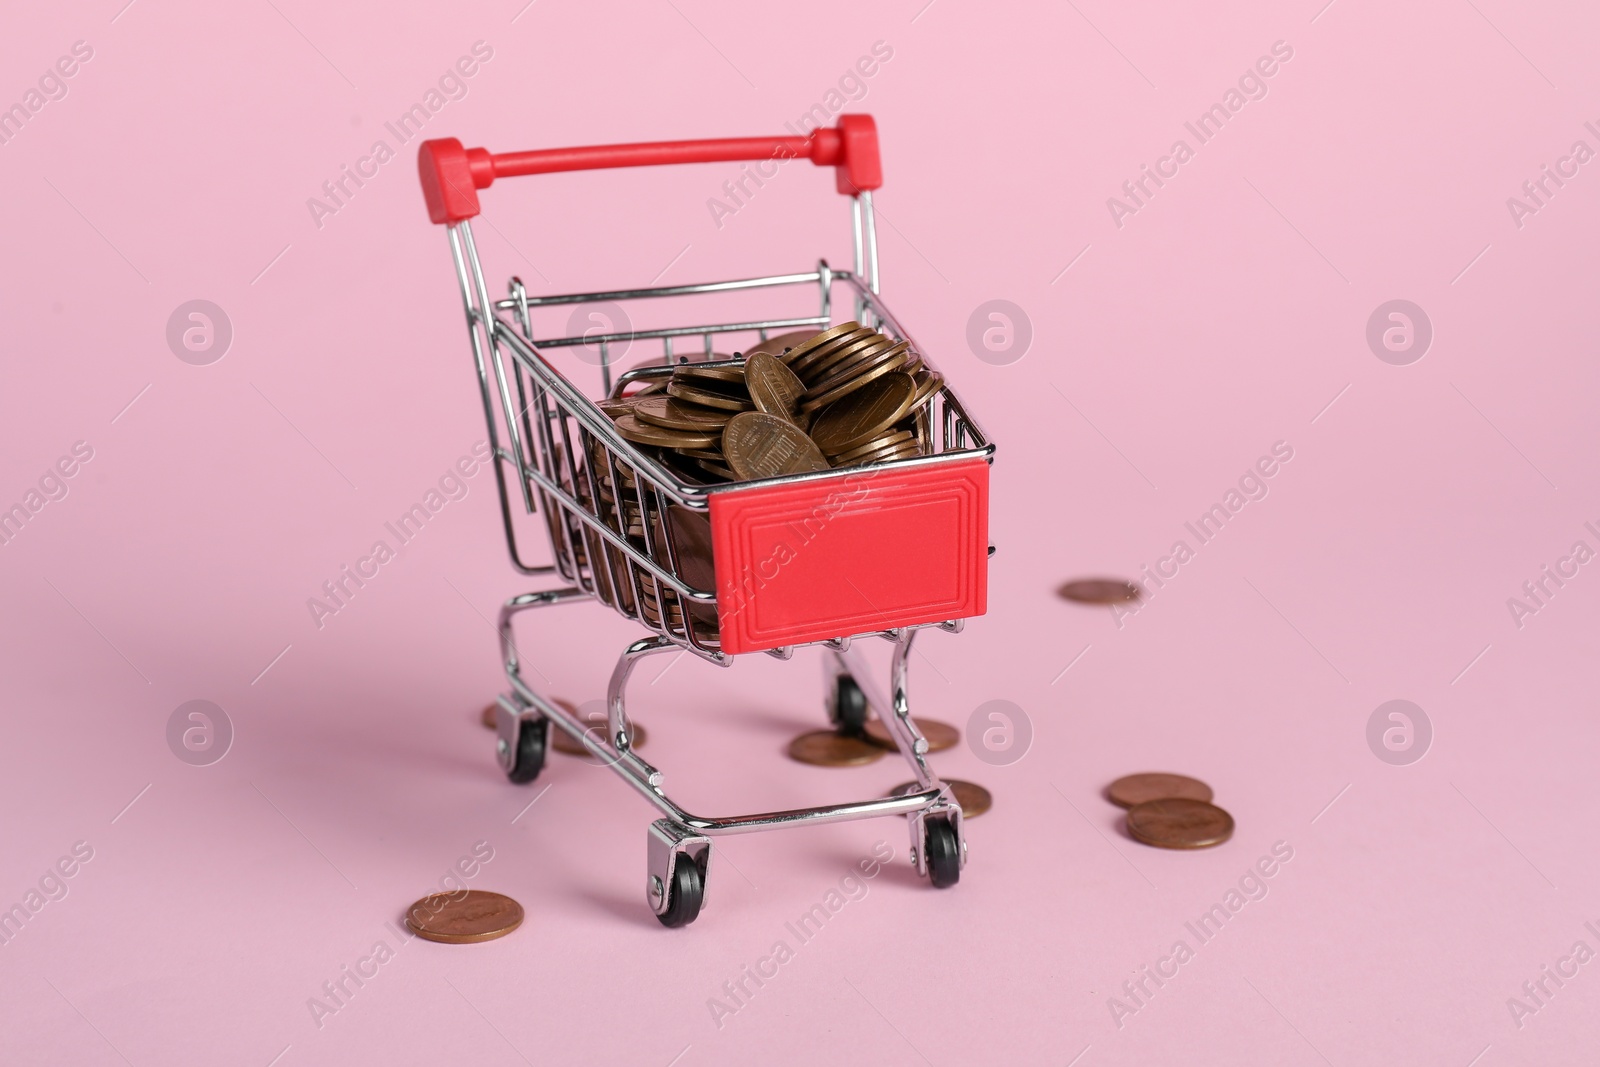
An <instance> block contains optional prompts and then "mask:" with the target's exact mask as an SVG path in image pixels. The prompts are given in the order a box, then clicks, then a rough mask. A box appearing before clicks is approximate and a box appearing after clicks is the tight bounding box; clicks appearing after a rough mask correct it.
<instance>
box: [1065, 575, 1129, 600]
mask: <svg viewBox="0 0 1600 1067" xmlns="http://www.w3.org/2000/svg"><path fill="white" fill-rule="evenodd" d="M1056 592H1057V593H1058V594H1059V595H1060V596H1062V597H1063V598H1065V599H1067V600H1076V601H1077V602H1078V603H1080V604H1121V603H1123V602H1124V601H1128V600H1138V599H1139V587H1138V586H1136V585H1134V584H1133V583H1132V582H1125V581H1123V580H1122V579H1121V578H1080V579H1078V580H1077V581H1073V582H1068V583H1067V584H1066V585H1064V586H1062V587H1061V588H1060V589H1057V590H1056Z"/></svg>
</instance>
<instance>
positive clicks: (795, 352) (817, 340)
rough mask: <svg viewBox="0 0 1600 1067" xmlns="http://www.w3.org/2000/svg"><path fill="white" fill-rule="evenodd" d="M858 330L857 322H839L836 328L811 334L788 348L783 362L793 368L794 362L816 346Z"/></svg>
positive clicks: (859, 326) (859, 327)
mask: <svg viewBox="0 0 1600 1067" xmlns="http://www.w3.org/2000/svg"><path fill="white" fill-rule="evenodd" d="M859 329H861V324H860V323H859V322H855V321H851V322H841V323H840V324H839V325H837V326H832V327H829V328H828V329H826V330H821V331H819V332H817V333H814V334H812V335H811V336H810V337H808V338H807V339H805V340H804V341H801V342H800V343H799V344H797V345H795V346H794V347H792V348H790V349H789V351H787V352H785V353H784V354H783V361H784V362H785V363H787V364H789V366H791V367H793V366H794V361H795V360H797V359H799V358H800V357H801V356H803V355H805V354H806V353H807V352H810V351H812V350H813V349H815V348H816V347H817V346H819V345H825V344H827V343H828V342H829V341H831V340H833V339H834V338H835V337H843V336H844V335H845V334H847V333H853V332H854V331H856V330H859Z"/></svg>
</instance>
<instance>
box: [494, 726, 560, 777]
mask: <svg viewBox="0 0 1600 1067" xmlns="http://www.w3.org/2000/svg"><path fill="white" fill-rule="evenodd" d="M549 736H550V722H549V720H547V719H528V720H524V721H523V722H521V723H519V724H518V726H517V747H516V752H515V753H514V754H513V755H512V758H511V760H510V762H509V765H506V763H507V761H506V759H505V754H504V753H502V755H501V764H502V765H503V766H506V777H507V778H509V779H511V781H513V782H515V783H516V784H518V785H527V784H528V783H529V782H531V781H533V780H534V779H535V778H537V777H539V772H540V771H542V770H544V753H545V741H546V740H547V739H548V738H549ZM500 744H502V745H504V744H505V742H504V741H501V742H500Z"/></svg>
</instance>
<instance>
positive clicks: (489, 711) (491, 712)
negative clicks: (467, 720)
mask: <svg viewBox="0 0 1600 1067" xmlns="http://www.w3.org/2000/svg"><path fill="white" fill-rule="evenodd" d="M499 710H500V705H499V704H490V705H489V706H488V707H486V708H484V709H483V714H482V715H481V716H479V717H478V721H479V722H481V723H483V725H485V726H487V727H488V728H489V729H491V730H498V729H499V728H500V723H499V722H497V721H496V720H495V716H496V715H497V714H498V713H499Z"/></svg>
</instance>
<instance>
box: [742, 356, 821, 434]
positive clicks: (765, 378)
mask: <svg viewBox="0 0 1600 1067" xmlns="http://www.w3.org/2000/svg"><path fill="white" fill-rule="evenodd" d="M744 382H745V386H746V387H747V388H748V389H749V390H750V400H751V402H752V403H753V404H755V406H756V410H757V411H764V412H766V413H767V414H768V415H776V416H778V417H779V418H782V419H788V420H789V421H790V422H793V421H794V408H795V404H797V403H799V401H800V396H801V394H802V393H804V392H805V390H806V386H805V383H804V382H802V381H801V380H800V379H799V378H797V377H795V373H794V371H792V370H790V369H789V368H788V367H787V366H785V365H784V363H783V360H781V359H779V358H778V357H777V356H774V355H769V354H768V353H766V352H757V353H756V354H755V355H753V356H751V357H749V359H748V360H747V361H746V362H745V365H744Z"/></svg>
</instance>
